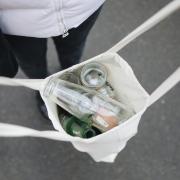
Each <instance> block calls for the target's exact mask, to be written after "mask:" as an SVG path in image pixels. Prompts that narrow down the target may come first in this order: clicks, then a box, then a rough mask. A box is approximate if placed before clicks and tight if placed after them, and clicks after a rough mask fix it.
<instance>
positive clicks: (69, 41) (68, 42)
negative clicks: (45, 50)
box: [53, 8, 101, 69]
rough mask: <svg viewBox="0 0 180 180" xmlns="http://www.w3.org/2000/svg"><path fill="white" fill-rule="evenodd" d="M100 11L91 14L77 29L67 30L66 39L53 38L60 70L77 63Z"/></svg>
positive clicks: (60, 37)
mask: <svg viewBox="0 0 180 180" xmlns="http://www.w3.org/2000/svg"><path fill="white" fill-rule="evenodd" d="M100 10H101V8H99V9H98V10H97V11H96V12H95V13H93V14H92V15H91V16H90V17H89V18H88V19H87V20H86V21H84V22H83V23H82V24H81V25H80V26H79V27H77V28H73V29H71V30H69V35H68V36H67V37H65V38H62V36H57V37H54V38H53V40H54V43H55V45H56V49H57V52H58V57H59V60H60V63H61V66H62V69H66V68H68V67H70V66H72V65H74V64H77V63H79V61H80V58H81V55H82V53H83V50H84V46H85V42H86V38H87V36H88V34H89V31H90V30H91V28H92V27H93V25H94V23H95V21H96V19H97V17H98V15H99V13H100Z"/></svg>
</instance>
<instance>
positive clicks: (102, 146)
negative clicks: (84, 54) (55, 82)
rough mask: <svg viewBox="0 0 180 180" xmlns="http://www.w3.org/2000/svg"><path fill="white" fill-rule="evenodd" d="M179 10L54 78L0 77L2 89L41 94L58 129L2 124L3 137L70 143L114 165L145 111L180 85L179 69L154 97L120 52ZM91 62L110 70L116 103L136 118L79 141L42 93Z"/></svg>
mask: <svg viewBox="0 0 180 180" xmlns="http://www.w3.org/2000/svg"><path fill="white" fill-rule="evenodd" d="M178 8H180V1H179V0H175V1H172V2H171V3H169V4H168V5H167V6H165V7H164V8H163V9H161V10H160V11H159V12H158V13H156V14H155V15H154V16H152V17H151V18H150V19H148V20H147V21H146V22H144V23H143V24H142V25H141V26H139V27H138V28H136V29H135V30H134V31H133V32H131V33H130V34H129V35H128V36H126V37H125V38H124V39H122V40H121V41H120V42H119V43H117V44H116V45H115V46H113V47H112V48H111V49H110V50H108V51H107V52H105V53H103V54H100V55H98V56H96V57H94V58H91V59H89V60H87V61H85V62H82V63H80V64H77V65H74V66H72V67H70V68H68V69H66V70H63V71H60V72H58V73H56V74H53V75H51V76H49V77H47V78H46V79H36V80H35V79H10V78H6V77H0V84H2V85H11V86H25V87H28V88H31V89H34V90H38V91H40V94H41V96H42V98H43V100H44V102H45V104H46V106H47V110H48V115H49V118H50V120H51V121H52V124H53V126H54V128H55V130H47V131H38V130H35V129H31V128H27V127H22V126H18V125H12V124H6V123H0V136H2V137H23V136H31V137H41V138H48V139H52V140H58V141H69V142H71V143H72V144H73V146H74V147H75V148H76V149H77V150H79V151H81V152H86V153H88V154H89V155H90V156H91V157H92V158H93V159H94V160H95V161H97V162H99V161H104V162H114V160H115V157H116V156H117V155H118V153H119V152H120V151H121V150H122V149H123V148H124V147H125V146H126V143H127V141H128V140H129V139H130V138H132V137H133V136H134V135H135V134H136V133H137V129H138V124H139V121H140V119H141V116H142V114H143V113H144V112H145V111H146V109H147V108H148V107H149V106H150V105H152V104H153V103H154V102H155V101H156V100H158V99H159V98H160V97H161V96H163V95H164V94H165V93H166V92H168V91H169V90H170V89H171V88H173V87H174V86H175V85H176V84H177V83H178V82H179V81H180V67H179V68H178V69H177V70H176V71H175V72H174V73H173V74H172V75H171V76H169V78H168V79H167V80H165V81H164V82H163V83H162V84H161V85H160V86H159V87H158V88H157V89H156V90H155V91H154V92H153V93H152V94H151V95H149V94H148V93H147V92H146V90H145V89H144V88H143V87H142V86H141V84H140V83H139V82H138V80H137V78H136V76H135V75H134V73H133V70H132V68H131V67H130V66H129V65H128V63H127V62H126V61H125V60H124V59H123V58H122V57H120V56H119V55H118V54H117V52H118V51H119V50H121V49H122V48H123V47H125V46H126V45H127V44H128V43H130V42H131V41H133V40H134V39H135V38H137V37H138V36H140V35H141V34H142V33H144V32H146V31H147V30H149V29H150V28H152V27H153V26H155V25H156V24H158V23H159V22H160V21H161V20H163V19H165V18H166V17H167V16H169V15H170V14H171V13H173V12H174V11H175V10H177V9H178ZM89 62H100V63H102V64H103V65H105V66H106V67H107V69H108V71H109V76H108V81H109V82H110V83H111V84H112V85H113V87H114V89H115V90H116V94H117V99H118V100H119V101H121V102H123V103H124V104H126V105H127V106H129V107H131V108H133V109H134V111H135V114H134V115H133V116H132V117H131V118H129V119H128V120H126V121H125V122H123V123H122V124H120V125H118V126H117V127H115V128H113V129H111V130H109V131H107V132H105V133H103V134H101V135H98V136H96V137H93V138H90V139H82V138H79V137H72V136H70V135H68V134H67V133H66V132H65V131H64V130H63V128H62V126H61V124H60V120H59V117H58V112H57V105H56V104H55V103H53V102H52V101H51V100H50V99H48V98H46V97H44V96H43V91H44V88H45V86H46V84H47V82H48V81H49V79H50V78H52V77H58V76H60V75H61V74H63V73H64V72H67V71H71V70H74V69H77V68H79V67H81V66H83V65H85V64H87V63H89Z"/></svg>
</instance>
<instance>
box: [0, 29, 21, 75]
mask: <svg viewBox="0 0 180 180" xmlns="http://www.w3.org/2000/svg"><path fill="white" fill-rule="evenodd" d="M17 72H18V64H17V62H16V59H15V56H14V55H13V53H12V51H11V48H10V46H9V44H8V42H7V40H6V39H5V37H4V35H3V34H2V32H1V30H0V76H7V77H14V76H15V75H16V73H17Z"/></svg>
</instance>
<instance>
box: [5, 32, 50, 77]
mask: <svg viewBox="0 0 180 180" xmlns="http://www.w3.org/2000/svg"><path fill="white" fill-rule="evenodd" d="M6 38H7V40H8V42H9V44H10V46H11V47H12V50H13V52H14V54H15V56H16V58H17V61H18V64H19V65H20V67H21V68H22V70H23V71H24V73H25V74H26V75H27V76H28V77H29V78H33V79H40V78H45V77H46V76H47V63H46V51H47V39H45V38H33V37H23V36H14V35H6Z"/></svg>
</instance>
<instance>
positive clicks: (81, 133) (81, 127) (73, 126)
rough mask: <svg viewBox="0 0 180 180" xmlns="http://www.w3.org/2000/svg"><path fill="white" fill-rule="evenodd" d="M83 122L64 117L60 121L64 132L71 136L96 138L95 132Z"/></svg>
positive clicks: (71, 117)
mask: <svg viewBox="0 0 180 180" xmlns="http://www.w3.org/2000/svg"><path fill="white" fill-rule="evenodd" d="M83 121H86V119H84V120H82V121H81V120H79V119H77V118H76V117H74V116H64V118H63V120H62V127H63V128H64V130H65V131H66V132H67V133H68V134H70V135H72V136H78V137H82V138H91V137H94V136H96V132H95V130H94V129H92V128H91V126H90V125H89V124H88V123H85V122H83Z"/></svg>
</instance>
